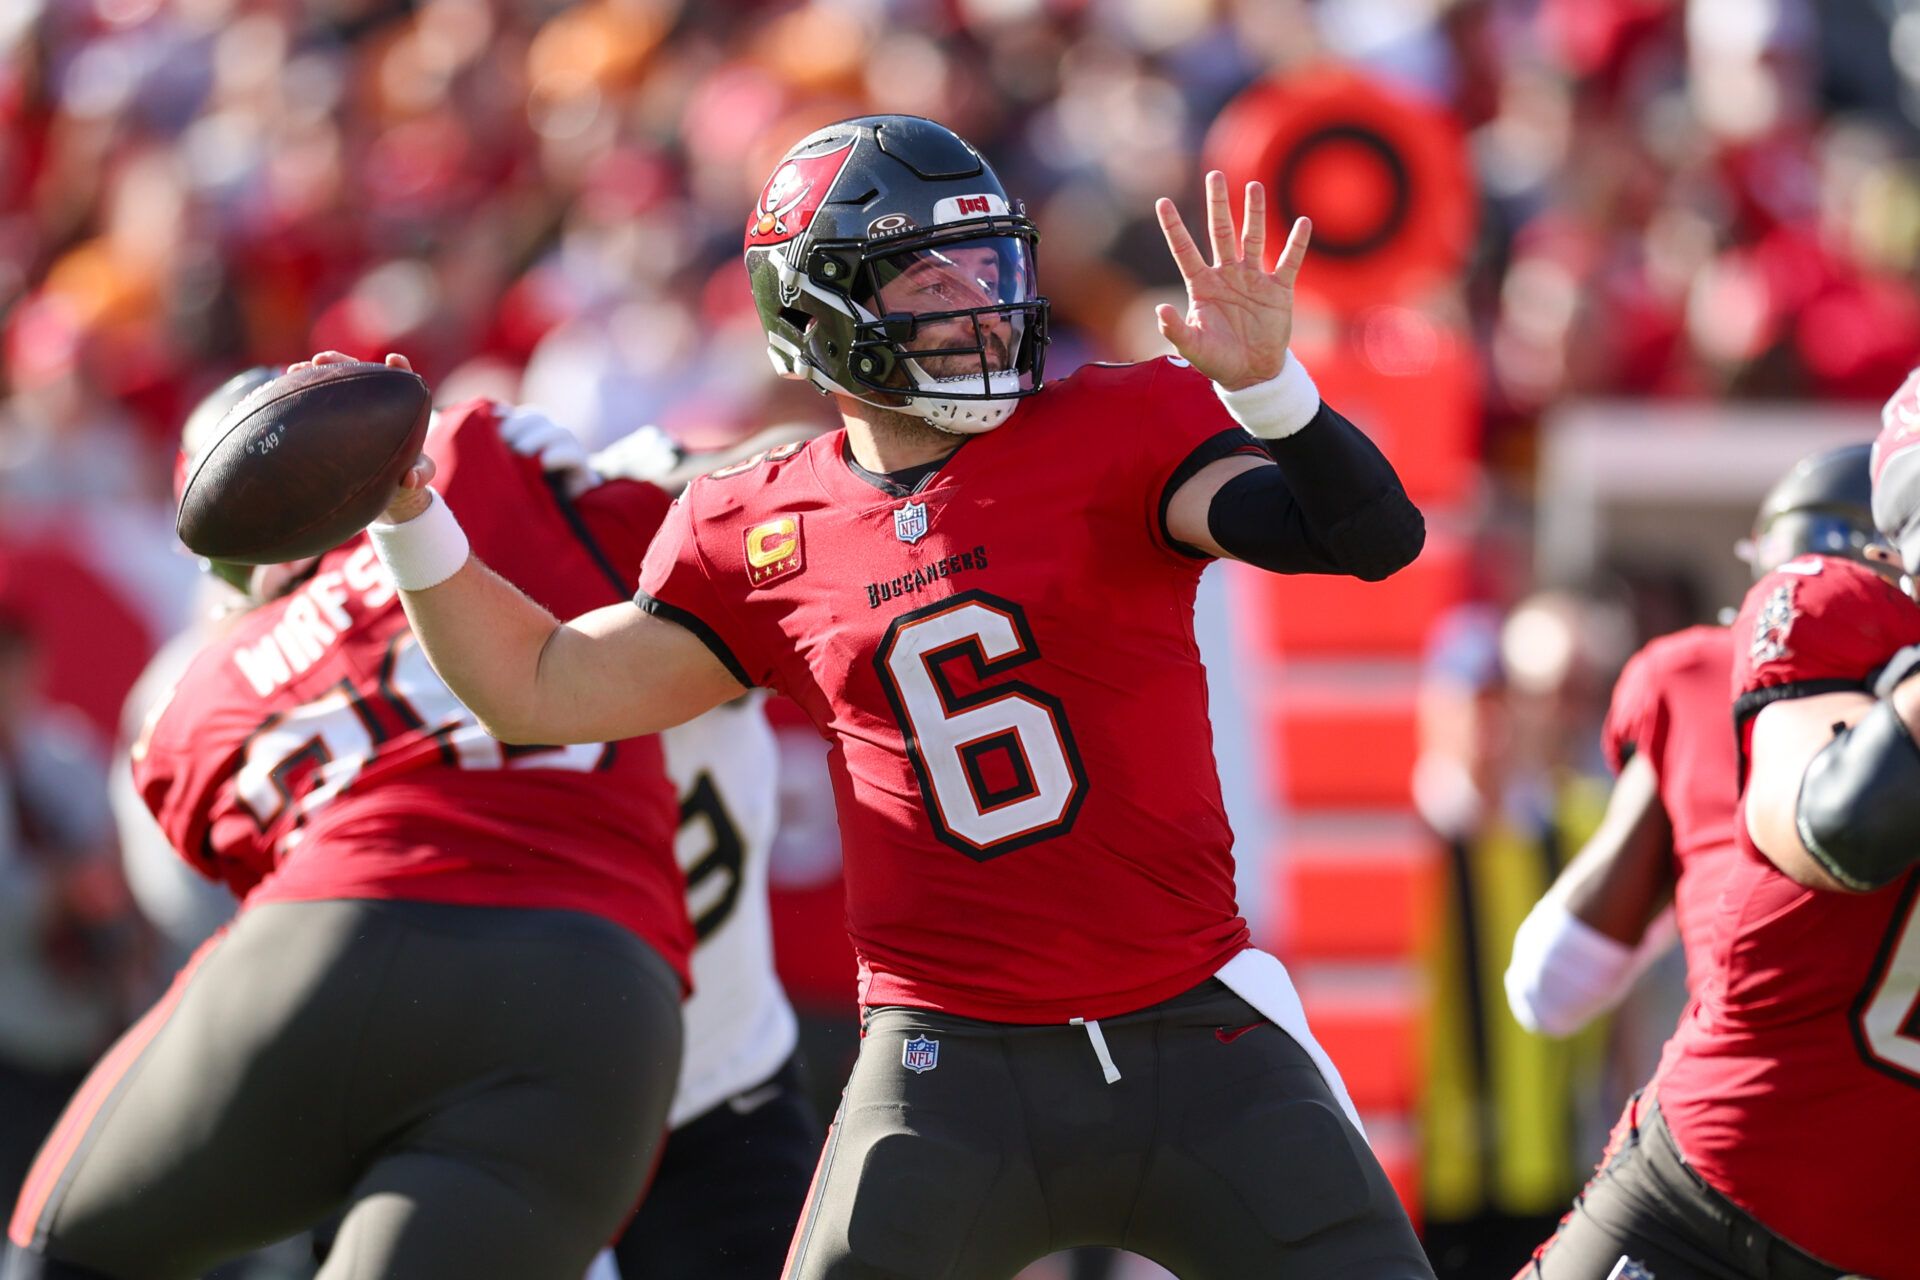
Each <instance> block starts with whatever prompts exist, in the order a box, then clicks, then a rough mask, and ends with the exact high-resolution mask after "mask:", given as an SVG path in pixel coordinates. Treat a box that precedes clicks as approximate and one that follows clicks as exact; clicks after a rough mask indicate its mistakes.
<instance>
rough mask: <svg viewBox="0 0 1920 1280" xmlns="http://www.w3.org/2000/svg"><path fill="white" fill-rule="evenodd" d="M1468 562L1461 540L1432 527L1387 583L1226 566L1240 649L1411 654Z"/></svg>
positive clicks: (1460, 584)
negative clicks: (1424, 542) (1422, 543)
mask: <svg viewBox="0 0 1920 1280" xmlns="http://www.w3.org/2000/svg"><path fill="white" fill-rule="evenodd" d="M1468 568H1469V565H1468V549H1467V544H1466V543H1465V542H1463V541H1462V540H1461V539H1460V538H1458V537H1454V536H1452V535H1449V534H1445V533H1440V532H1435V531H1431V530H1430V531H1429V532H1428V535H1427V545H1426V549H1425V550H1423V551H1422V552H1421V553H1420V558H1419V559H1418V560H1416V561H1414V562H1413V563H1412V564H1410V565H1408V566H1407V567H1406V568H1404V569H1402V570H1401V571H1400V572H1399V573H1396V574H1394V575H1393V576H1392V577H1391V578H1388V579H1387V580H1386V581H1385V582H1361V581H1359V580H1358V579H1355V578H1336V577H1321V576H1318V575H1301V576H1297V577H1293V576H1287V577H1283V576H1280V575H1276V574H1271V573H1262V572H1260V571H1259V570H1257V569H1248V568H1245V567H1243V566H1239V565H1233V566H1230V569H1232V570H1233V572H1232V574H1231V577H1230V578H1229V589H1230V590H1231V591H1232V593H1233V594H1232V600H1233V620H1234V627H1235V629H1236V631H1237V633H1238V634H1237V636H1236V639H1237V640H1238V641H1239V645H1240V651H1241V652H1242V653H1246V654H1249V655H1257V656H1259V657H1261V658H1280V657H1288V656H1296V655H1302V654H1304V655H1309V656H1314V657H1320V656H1326V657H1368V656H1373V655H1405V656H1408V657H1412V656H1415V655H1417V654H1418V653H1419V652H1420V648H1421V646H1422V645H1423V644H1424V643H1425V642H1426V638H1427V634H1428V632H1429V631H1430V630H1431V629H1432V627H1433V623H1434V620H1435V619H1437V618H1438V617H1439V616H1440V615H1441V614H1442V613H1444V612H1445V611H1446V610H1447V609H1449V608H1451V607H1452V606H1453V605H1455V604H1456V603H1458V602H1459V600H1460V598H1461V596H1462V595H1463V594H1464V593H1465V589H1466V584H1467V573H1468Z"/></svg>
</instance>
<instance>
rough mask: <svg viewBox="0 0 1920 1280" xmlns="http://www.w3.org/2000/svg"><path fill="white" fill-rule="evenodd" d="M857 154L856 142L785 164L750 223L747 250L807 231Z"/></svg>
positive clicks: (769, 182) (762, 196) (764, 191)
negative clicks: (842, 172) (854, 145)
mask: <svg viewBox="0 0 1920 1280" xmlns="http://www.w3.org/2000/svg"><path fill="white" fill-rule="evenodd" d="M852 154H853V140H852V139H849V140H848V141H847V144H846V145H845V146H843V147H841V148H840V149H839V150H837V151H829V152H826V153H825V154H823V155H817V156H800V157H797V158H795V159H791V160H783V161H781V162H780V167H779V168H778V169H775V170H774V171H773V176H772V177H771V178H768V179H767V185H766V186H765V187H764V188H763V189H762V190H761V192H760V199H759V200H758V201H757V202H756V203H755V204H754V207H753V214H752V216H751V217H749V218H748V219H747V247H748V248H752V247H753V246H754V245H757V244H779V243H780V242H781V241H783V240H791V239H793V238H794V237H795V236H797V235H799V234H800V233H801V232H802V231H805V230H806V229H807V227H808V226H809V225H810V224H811V223H812V222H813V215H814V212H815V211H816V210H818V209H819V208H820V206H821V204H823V203H824V202H825V201H826V198H827V195H828V193H829V192H831V191H832V190H833V184H834V183H835V182H836V181H838V180H839V177H840V170H842V169H843V168H845V167H846V164H847V158H848V157H849V156H851V155H852Z"/></svg>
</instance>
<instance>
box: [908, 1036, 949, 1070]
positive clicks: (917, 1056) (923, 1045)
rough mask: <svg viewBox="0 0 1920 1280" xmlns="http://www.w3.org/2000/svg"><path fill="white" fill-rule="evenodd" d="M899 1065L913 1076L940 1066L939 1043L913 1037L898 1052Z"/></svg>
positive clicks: (920, 1037) (921, 1037) (923, 1037)
mask: <svg viewBox="0 0 1920 1280" xmlns="http://www.w3.org/2000/svg"><path fill="white" fill-rule="evenodd" d="M900 1065H901V1066H903V1067H905V1068H906V1069H907V1070H909V1071H911V1072H913V1073H914V1074H915V1075H923V1074H925V1073H926V1072H929V1071H931V1070H933V1069H934V1068H935V1067H937V1066H939V1065H940V1042H939V1041H938V1040H929V1039H927V1038H926V1037H925V1036H915V1037H914V1038H913V1039H911V1040H909V1041H907V1043H906V1045H905V1047H904V1048H902V1049H901V1050H900Z"/></svg>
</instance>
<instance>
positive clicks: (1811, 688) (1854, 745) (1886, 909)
mask: <svg viewBox="0 0 1920 1280" xmlns="http://www.w3.org/2000/svg"><path fill="white" fill-rule="evenodd" d="M1911 385H1912V384H1910V387H1911ZM1896 400H1897V398H1896ZM1891 407H1892V406H1890V409H1891ZM1889 434H1890V432H1889V433H1883V435H1882V437H1881V440H1880V442H1879V443H1878V444H1876V446H1875V452H1876V460H1877V466H1876V474H1875V481H1874V515H1875V519H1876V523H1877V524H1878V525H1879V526H1880V528H1881V529H1882V531H1883V532H1886V533H1888V534H1890V535H1892V534H1900V533H1902V526H1903V525H1905V524H1908V523H1911V522H1912V521H1913V518H1914V517H1915V516H1916V515H1920V484H1916V485H1913V486H1912V489H1913V492H1911V493H1908V494H1905V495H1903V498H1904V500H1903V502H1902V503H1900V504H1898V506H1896V507H1890V506H1889V504H1888V502H1887V501H1886V495H1885V493H1884V492H1883V490H1884V489H1885V488H1886V479H1887V474H1888V466H1887V457H1886V455H1887V454H1888V453H1889V452H1894V451H1897V449H1894V448H1892V447H1890V445H1889ZM1917 463H1920V458H1915V457H1908V458H1906V459H1905V460H1904V462H1903V463H1900V464H1899V465H1898V466H1897V467H1896V471H1897V472H1898V473H1899V474H1900V477H1901V478H1903V479H1906V480H1912V479H1913V477H1912V476H1911V475H1907V474H1906V473H1908V472H1912V471H1914V470H1915V465H1914V464H1917ZM1902 541H1903V545H1911V550H1910V551H1909V553H1908V564H1909V566H1915V565H1920V555H1916V554H1913V552H1915V551H1920V541H1916V540H1914V539H1912V538H1911V537H1910V536H1909V537H1904V538H1903V539H1902ZM1873 554H1874V558H1875V560H1876V561H1878V560H1880V559H1882V558H1883V553H1882V552H1875V553H1873ZM1884 554H1885V555H1890V554H1891V553H1884ZM1881 567H1882V568H1885V567H1887V566H1885V565H1882V566H1881ZM1733 635H1734V639H1735V642H1736V649H1735V662H1734V679H1733V690H1734V694H1735V700H1734V710H1735V724H1736V731H1737V739H1736V740H1737V745H1738V748H1739V760H1740V783H1741V792H1740V797H1741V798H1740V809H1739V821H1738V822H1737V823H1736V826H1735V837H1736V840H1737V842H1738V844H1739V846H1740V850H1741V856H1739V857H1737V858H1734V859H1731V860H1729V861H1728V863H1727V865H1726V868H1725V872H1724V875H1723V878H1722V881H1721V887H1720V893H1719V898H1718V902H1717V905H1716V910H1715V918H1714V920H1713V921H1712V925H1711V930H1710V935H1709V936H1710V942H1709V945H1708V947H1707V948H1706V950H1705V953H1704V956H1703V958H1704V960H1705V961H1706V962H1707V965H1708V967H1707V968H1706V970H1705V971H1704V972H1702V973H1698V974H1696V975H1695V994H1694V1000H1693V1002H1692V1003H1691V1004H1690V1005H1689V1007H1688V1010H1687V1012H1686V1014H1685V1015H1684V1016H1683V1018H1682V1020H1681V1024H1680V1027H1679V1029H1678V1030H1677V1031H1676V1032H1675V1034H1674V1037H1673V1039H1672V1040H1671V1041H1669V1043H1668V1045H1667V1048H1666V1051H1665V1053H1664V1054H1663V1055H1662V1058H1661V1062H1660V1066H1659V1068H1658V1069H1657V1070H1656V1072H1655V1074H1654V1078H1653V1081H1652V1083H1651V1084H1650V1085H1649V1087H1648V1089H1647V1091H1646V1092H1645V1093H1644V1094H1643V1095H1642V1096H1641V1097H1639V1098H1637V1099H1636V1100H1635V1102H1634V1103H1633V1104H1632V1105H1631V1106H1630V1107H1629V1109H1628V1112H1627V1115H1626V1116H1625V1117H1624V1118H1623V1120H1622V1122H1621V1125H1620V1126H1619V1128H1618V1129H1617V1130H1616V1134H1615V1139H1614V1142H1613V1144H1612V1146H1611V1148H1610V1150H1609V1153H1608V1158H1607V1161H1606V1163H1605V1164H1603V1166H1602V1168H1601V1170H1600V1171H1599V1173H1597V1174H1596V1175H1595V1177H1594V1179H1593V1181H1592V1182H1590V1183H1589V1184H1588V1187H1587V1189H1586V1192H1585V1193H1584V1194H1583V1195H1582V1197H1581V1199H1580V1200H1579V1201H1578V1202H1577V1203H1576V1204H1575V1206H1574V1209H1573V1212H1572V1213H1570V1214H1569V1215H1568V1217H1567V1219H1566V1221H1565V1222H1564V1223H1563V1224H1562V1226H1561V1228H1560V1231H1559V1233H1558V1234H1557V1235H1556V1236H1555V1237H1554V1238H1553V1239H1552V1240H1550V1241H1548V1242H1547V1244H1545V1245H1544V1246H1542V1248H1541V1250H1540V1252H1539V1253H1538V1254H1537V1255H1536V1257H1535V1259H1534V1261H1533V1262H1532V1263H1531V1264H1530V1267H1529V1269H1528V1270H1527V1271H1526V1272H1524V1273H1523V1274H1528V1275H1537V1276H1541V1277H1544V1278H1545V1280H1602V1278H1603V1277H1608V1276H1634V1277H1642V1276H1655V1277H1659V1276H1675V1275H1678V1276H1686V1277H1695V1276H1699V1277H1712V1278H1715V1280H1718V1278H1721V1277H1727V1278H1736V1277H1737V1278H1744V1277H1756V1278H1757V1277H1773V1278H1778V1277H1789V1278H1797V1277H1809V1278H1813V1277H1817V1278H1820V1280H1831V1278H1833V1277H1839V1276H1842V1275H1848V1274H1853V1275H1862V1276H1874V1277H1878V1280H1915V1277H1920V1222H1916V1220H1915V1219H1914V1216H1913V1214H1912V1213H1911V1201H1912V1198H1913V1191H1914V1190H1915V1187H1916V1185H1917V1184H1916V1178H1915V1174H1914V1162H1913V1150H1914V1145H1915V1143H1916V1142H1920V1041H1917V1040H1916V1038H1915V1037H1914V1035H1913V1032H1912V1028H1913V1016H1914V1005H1915V992H1916V989H1917V986H1920V967H1916V966H1917V965H1920V928H1916V927H1915V922H1914V919H1913V915H1914V906H1915V890H1916V879H1915V873H1914V872H1913V870H1912V869H1911V868H1912V865H1913V862H1914V860H1915V857H1916V855H1917V854H1920V812H1916V811H1915V809H1914V802H1913V797H1914V796H1920V753H1917V752H1916V751H1915V749H1914V746H1913V740H1912V737H1911V725H1912V724H1913V723H1916V722H1920V705H1912V703H1914V702H1920V700H1916V699H1913V697H1912V695H1913V693H1914V692H1915V691H1916V690H1915V688H1914V686H1912V685H1909V686H1907V687H1906V688H1905V689H1903V690H1902V691H1901V694H1899V695H1896V696H1895V697H1894V698H1882V699H1879V700H1877V701H1876V699H1875V698H1874V696H1873V695H1872V694H1871V693H1870V692H1866V691H1865V690H1866V689H1868V688H1869V687H1870V686H1871V684H1872V682H1873V680H1874V678H1875V674H1876V672H1877V670H1878V669H1879V668H1881V666H1882V665H1883V664H1884V663H1886V661H1887V660H1888V658H1889V656H1890V655H1892V654H1894V653H1895V651H1896V650H1899V649H1900V648H1901V646H1903V645H1910V644H1915V643H1920V608H1916V607H1915V605H1914V603H1913V601H1912V600H1911V599H1909V598H1908V597H1907V596H1906V595H1904V594H1902V592H1901V590H1900V589H1899V588H1898V587H1896V586H1895V585H1894V584H1893V583H1892V582H1891V581H1890V580H1889V578H1888V577H1887V576H1883V574H1881V573H1879V572H1876V571H1875V569H1874V568H1869V567H1867V566H1866V565H1863V564H1861V563H1858V562H1856V561H1853V560H1847V559H1841V558H1836V557H1831V556H1804V557H1801V558H1798V559H1795V560H1790V561H1788V562H1787V563H1785V564H1782V565H1781V566H1779V567H1778V568H1777V569H1776V570H1775V571H1774V572H1772V573H1770V574H1768V575H1766V576H1765V577H1763V578H1762V579H1761V580H1760V581H1759V582H1758V583H1756V584H1755V586H1754V588H1753V590H1752V591H1751V592H1750V593H1749V594H1748V596H1747V600H1746V604H1745V607H1744V608H1743V609H1742V611H1741V614H1740V617H1739V619H1738V620H1737V621H1736V622H1735V623H1734V627H1733ZM1902 697H1904V698H1906V699H1908V702H1909V705H1907V706H1905V707H1904V708H1903V707H1902V706H1901V704H1900V700H1901V698H1902ZM1903 709H1904V711H1905V714H1906V715H1907V716H1908V720H1907V721H1906V722H1905V723H1903V722H1902V720H1901V714H1902V710H1903ZM1849 726H1851V727H1849ZM1902 771H1904V772H1902Z"/></svg>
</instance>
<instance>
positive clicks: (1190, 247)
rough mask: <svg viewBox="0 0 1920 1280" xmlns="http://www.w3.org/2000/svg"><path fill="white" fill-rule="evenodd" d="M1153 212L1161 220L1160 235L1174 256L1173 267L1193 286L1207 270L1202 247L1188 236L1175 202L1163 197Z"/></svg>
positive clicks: (1155, 203) (1155, 204) (1155, 205)
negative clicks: (1201, 254)
mask: <svg viewBox="0 0 1920 1280" xmlns="http://www.w3.org/2000/svg"><path fill="white" fill-rule="evenodd" d="M1153 211H1154V213H1155V214H1156V215H1158V217H1159V219H1160V234H1161V235H1163V236H1165V237H1166V238H1167V250H1168V251H1169V252H1170V253H1172V254H1173V265H1174V266H1176V267H1178V268H1179V269H1180V278H1181V279H1182V280H1185V281H1186V282H1187V283H1188V284H1192V283H1193V281H1194V277H1196V276H1198V275H1199V274H1200V273H1201V272H1202V271H1205V270H1206V269H1207V262H1206V259H1205V258H1202V257H1201V256H1200V247H1199V246H1198V245H1196V244H1194V242H1193V237H1192V236H1191V235H1190V234H1188V232H1187V224H1186V223H1185V222H1183V221H1181V218H1180V210H1178V209H1177V208H1175V207H1174V204H1173V201H1171V200H1169V199H1167V198H1166V197H1165V196H1162V197H1161V198H1160V199H1158V200H1156V201H1155V202H1154V205H1153Z"/></svg>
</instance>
